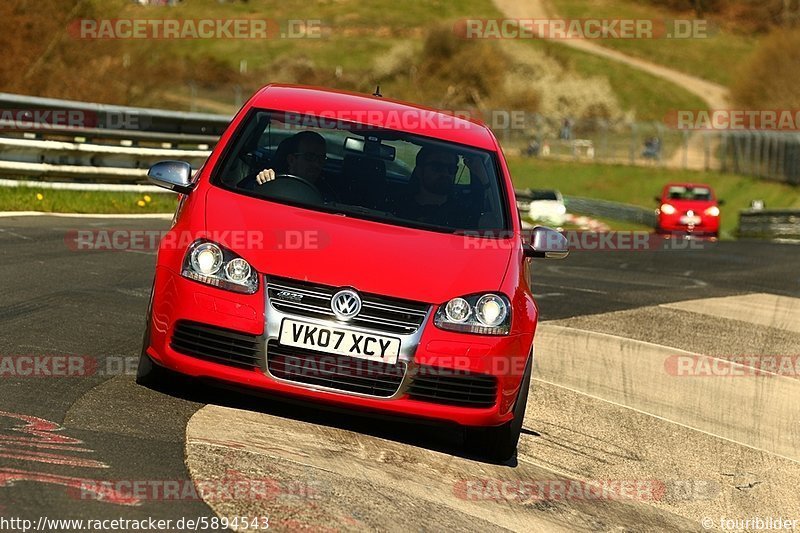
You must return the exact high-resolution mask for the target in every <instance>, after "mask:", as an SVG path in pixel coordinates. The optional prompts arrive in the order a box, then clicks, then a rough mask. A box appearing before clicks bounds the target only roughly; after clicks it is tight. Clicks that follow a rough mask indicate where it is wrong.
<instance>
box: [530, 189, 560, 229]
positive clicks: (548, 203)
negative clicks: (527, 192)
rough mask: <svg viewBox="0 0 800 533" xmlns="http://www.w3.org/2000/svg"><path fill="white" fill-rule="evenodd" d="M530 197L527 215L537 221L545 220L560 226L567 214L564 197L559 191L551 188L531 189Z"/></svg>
mask: <svg viewBox="0 0 800 533" xmlns="http://www.w3.org/2000/svg"><path fill="white" fill-rule="evenodd" d="M531 194H532V199H531V204H530V207H529V208H528V216H530V218H531V220H534V221H537V222H546V223H548V224H551V225H554V226H561V225H563V224H564V220H565V218H566V214H567V207H566V206H565V205H564V197H563V196H561V193H560V192H559V191H556V190H553V189H533V190H531Z"/></svg>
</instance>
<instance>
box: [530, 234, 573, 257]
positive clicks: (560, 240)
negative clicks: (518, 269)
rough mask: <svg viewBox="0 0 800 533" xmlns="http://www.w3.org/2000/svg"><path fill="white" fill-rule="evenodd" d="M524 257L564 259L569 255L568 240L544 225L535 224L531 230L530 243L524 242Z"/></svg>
mask: <svg viewBox="0 0 800 533" xmlns="http://www.w3.org/2000/svg"><path fill="white" fill-rule="evenodd" d="M523 249H524V251H525V257H544V258H545V259H564V258H565V257H567V256H568V255H569V241H568V240H567V238H566V237H564V235H562V234H561V233H559V232H557V231H556V230H554V229H551V228H547V227H545V226H536V227H535V228H533V230H532V231H531V243H530V244H524V245H523Z"/></svg>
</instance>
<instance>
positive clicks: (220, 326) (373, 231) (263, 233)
mask: <svg viewBox="0 0 800 533" xmlns="http://www.w3.org/2000/svg"><path fill="white" fill-rule="evenodd" d="M148 176H149V179H150V180H151V181H152V182H154V183H155V184H157V185H160V186H162V187H165V188H168V189H171V190H173V191H175V192H177V193H179V195H180V200H179V205H178V208H177V211H176V213H175V216H174V219H173V223H172V227H171V229H170V230H169V232H167V233H166V234H165V236H164V238H163V239H162V240H161V242H160V245H159V250H158V258H157V264H156V269H155V280H154V284H153V290H152V295H151V298H150V304H149V306H148V312H147V322H146V329H145V334H144V340H143V348H142V354H141V358H140V362H139V368H138V374H137V381H138V382H139V383H140V384H145V385H147V384H153V383H155V382H161V383H162V384H163V383H166V384H167V385H168V383H169V382H168V381H165V380H164V378H165V377H168V376H170V375H172V373H180V374H184V375H187V376H190V377H193V378H200V379H211V380H217V381H221V382H225V383H226V384H228V385H231V384H232V385H235V386H237V387H241V388H242V389H244V390H248V391H261V392H270V393H274V394H278V395H286V396H292V397H294V398H296V399H301V400H305V401H309V402H319V403H323V404H328V405H331V406H336V407H339V408H342V407H344V408H345V409H351V410H353V411H354V412H355V411H364V410H367V411H372V412H373V413H375V412H377V413H380V414H383V415H388V416H389V418H391V417H393V416H402V417H415V418H418V419H420V420H423V419H424V420H427V421H432V422H434V423H442V424H453V425H456V427H461V428H463V431H464V435H465V443H466V445H467V447H468V449H470V450H472V451H475V452H479V453H480V454H481V455H483V456H484V457H487V458H489V459H490V460H506V459H508V458H510V457H511V456H513V454H514V452H515V450H516V446H517V442H518V439H519V434H520V430H521V428H522V423H523V418H524V416H525V407H526V403H527V398H528V389H529V383H530V379H531V369H532V365H533V356H534V349H533V340H534V333H535V330H536V323H537V314H538V310H537V307H536V303H535V302H534V298H533V296H532V294H531V289H530V286H529V278H530V274H531V272H530V267H531V265H530V260H531V259H532V258H536V257H541V258H562V257H564V256H566V255H567V253H568V249H567V241H566V239H565V238H564V237H563V236H562V235H561V234H560V233H557V232H555V231H554V230H551V229H549V228H545V227H536V228H534V229H533V230H530V231H527V230H526V231H525V232H523V229H522V225H521V220H520V217H519V212H518V210H517V207H516V202H515V197H514V189H513V186H512V182H511V176H510V173H509V170H508V166H507V164H506V161H505V159H504V157H503V153H502V151H501V148H500V146H499V144H498V142H497V140H496V139H495V137H494V135H493V134H492V132H491V131H490V130H489V129H488V128H487V127H486V126H485V125H483V124H482V123H480V122H478V121H473V120H470V119H467V118H463V117H458V116H454V115H453V114H451V113H445V112H439V111H435V110H432V109H427V108H423V107H419V106H415V105H411V104H407V103H402V102H398V101H393V100H390V99H387V98H383V97H380V96H378V95H360V94H354V93H346V92H340V91H333V90H326V89H320V88H312V87H298V86H286V85H268V86H266V87H264V88H263V89H261V90H260V91H259V92H257V93H256V94H255V95H254V96H253V97H252V98H251V99H250V100H249V101H248V102H247V103H246V104H245V105H244V106H243V107H242V109H241V110H240V111H239V112H238V113H237V115H236V116H235V117H234V118H233V120H232V121H231V123H230V125H229V127H228V128H227V130H226V131H225V132H224V134H223V135H222V137H221V138H220V140H219V142H218V144H217V145H216V146H215V148H214V150H213V151H212V153H211V155H210V156H209V158H208V159H207V160H206V162H205V163H204V164H203V165H202V167H201V168H200V169H198V170H197V171H193V170H192V168H191V167H190V166H189V164H188V163H185V162H180V161H165V162H161V163H158V164H156V165H154V166H153V167H152V168H151V169H150V171H149V173H148Z"/></svg>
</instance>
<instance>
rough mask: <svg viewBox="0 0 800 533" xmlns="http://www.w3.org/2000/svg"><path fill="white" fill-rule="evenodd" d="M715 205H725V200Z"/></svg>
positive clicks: (718, 201)
mask: <svg viewBox="0 0 800 533" xmlns="http://www.w3.org/2000/svg"><path fill="white" fill-rule="evenodd" d="M717 205H725V200H717Z"/></svg>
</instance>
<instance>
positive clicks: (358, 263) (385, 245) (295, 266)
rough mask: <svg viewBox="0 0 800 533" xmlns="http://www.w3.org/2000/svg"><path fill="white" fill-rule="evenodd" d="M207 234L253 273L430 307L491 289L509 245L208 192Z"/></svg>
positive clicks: (498, 280) (500, 273)
mask: <svg viewBox="0 0 800 533" xmlns="http://www.w3.org/2000/svg"><path fill="white" fill-rule="evenodd" d="M206 231H207V232H208V234H209V238H212V239H213V240H215V241H217V242H219V243H220V244H222V245H223V246H226V247H227V248H229V249H230V250H232V251H235V252H236V253H238V254H239V255H241V256H242V257H243V258H244V259H246V260H247V261H248V262H249V263H250V264H251V266H253V268H255V269H256V270H257V271H259V272H261V273H264V274H269V275H274V276H281V277H288V278H294V279H298V280H305V281H310V282H314V283H320V284H324V285H331V286H336V287H342V286H350V287H353V288H355V289H357V290H359V291H363V292H368V293H375V294H382V295H386V296H393V297H396V298H404V299H409V300H416V301H421V302H428V303H442V302H445V301H447V300H449V299H450V298H454V297H456V296H461V295H466V294H471V293H476V292H483V291H497V290H499V288H500V285H501V283H502V281H503V277H504V276H505V272H506V269H507V267H508V262H509V259H510V257H511V252H512V249H513V247H514V245H513V244H511V243H512V242H514V241H513V239H512V240H504V241H499V240H491V239H478V238H476V237H465V236H463V235H452V234H445V233H438V232H432V231H424V230H419V229H412V228H405V227H400V226H394V225H390V224H382V223H378V222H373V221H368V220H362V219H357V218H353V217H346V216H343V215H337V214H331V213H322V212H317V211H312V210H309V209H302V208H297V207H292V206H287V205H282V204H279V203H273V202H269V201H266V200H262V199H257V198H252V197H248V196H245V195H241V194H237V193H233V192H230V191H226V190H224V189H220V188H217V187H211V188H210V189H209V192H208V194H207V196H206Z"/></svg>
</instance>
